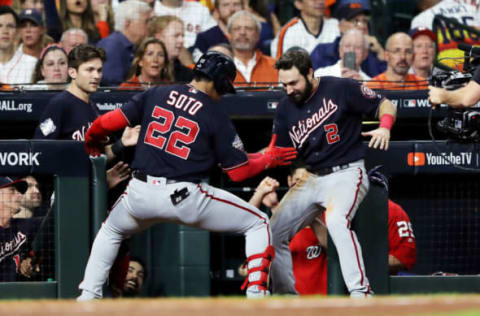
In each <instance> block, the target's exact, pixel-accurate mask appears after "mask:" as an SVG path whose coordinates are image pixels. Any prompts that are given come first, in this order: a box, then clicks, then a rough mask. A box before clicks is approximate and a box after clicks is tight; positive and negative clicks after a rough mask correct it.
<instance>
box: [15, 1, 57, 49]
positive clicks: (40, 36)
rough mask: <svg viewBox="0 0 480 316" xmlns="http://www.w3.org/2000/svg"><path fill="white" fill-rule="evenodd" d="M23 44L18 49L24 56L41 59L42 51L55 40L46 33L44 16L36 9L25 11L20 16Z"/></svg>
mask: <svg viewBox="0 0 480 316" xmlns="http://www.w3.org/2000/svg"><path fill="white" fill-rule="evenodd" d="M18 20H19V25H20V36H21V41H22V42H21V44H20V45H19V47H18V49H19V50H22V52H23V53H24V54H27V55H30V56H33V57H35V58H39V57H40V53H41V52H42V50H43V49H44V48H45V47H46V46H47V45H48V44H50V43H52V42H53V39H52V38H51V37H50V36H48V35H47V34H46V33H45V26H44V23H43V18H42V14H41V13H40V12H38V11H37V10H35V9H25V10H23V11H22V12H21V13H20V15H19V16H18Z"/></svg>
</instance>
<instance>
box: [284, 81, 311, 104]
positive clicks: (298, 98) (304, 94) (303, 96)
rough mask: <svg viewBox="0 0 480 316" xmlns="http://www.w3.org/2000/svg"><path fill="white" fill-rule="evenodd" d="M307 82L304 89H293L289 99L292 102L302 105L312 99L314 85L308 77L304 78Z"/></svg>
mask: <svg viewBox="0 0 480 316" xmlns="http://www.w3.org/2000/svg"><path fill="white" fill-rule="evenodd" d="M302 78H303V80H305V87H304V88H303V89H293V90H292V92H290V93H289V94H288V98H289V99H290V101H291V102H293V103H295V104H298V105H301V104H303V103H305V101H306V100H307V99H308V98H309V97H310V95H311V94H312V91H313V85H312V83H311V82H310V80H308V79H307V77H305V76H302Z"/></svg>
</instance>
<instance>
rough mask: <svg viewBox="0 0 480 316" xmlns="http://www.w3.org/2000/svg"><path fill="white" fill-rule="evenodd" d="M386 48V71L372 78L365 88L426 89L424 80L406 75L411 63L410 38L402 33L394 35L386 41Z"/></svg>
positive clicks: (411, 47)
mask: <svg viewBox="0 0 480 316" xmlns="http://www.w3.org/2000/svg"><path fill="white" fill-rule="evenodd" d="M386 48H387V49H386V51H385V57H386V58H387V70H386V71H385V72H384V73H381V74H379V75H378V76H375V77H373V78H372V80H371V81H370V82H368V83H367V86H368V87H369V88H371V89H382V90H421V89H427V87H428V86H427V82H426V80H425V79H424V78H422V77H418V76H416V75H414V74H409V73H408V71H409V69H410V66H411V65H412V62H413V42H412V38H411V37H410V36H409V35H408V34H406V33H403V32H398V33H394V34H392V35H390V37H389V38H388V39H387V44H386Z"/></svg>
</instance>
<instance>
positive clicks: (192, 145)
mask: <svg viewBox="0 0 480 316" xmlns="http://www.w3.org/2000/svg"><path fill="white" fill-rule="evenodd" d="M121 110H122V112H123V113H124V115H125V117H126V118H127V120H128V122H129V125H130V126H135V125H137V124H141V125H142V126H144V127H145V128H142V130H141V132H140V135H139V138H138V144H137V146H136V151H135V159H134V161H133V163H132V169H135V170H140V171H142V172H144V173H146V174H149V175H153V176H161V177H166V178H167V179H172V180H182V181H190V182H199V181H200V180H202V179H206V178H208V174H209V170H210V168H211V167H213V166H214V165H215V164H217V163H219V164H220V165H221V167H222V168H223V169H230V168H234V167H237V166H239V165H242V164H245V163H247V154H246V153H245V151H244V149H243V143H242V141H241V140H240V138H239V137H238V135H237V132H236V131H235V128H234V127H233V124H232V122H231V121H230V118H229V117H228V116H227V114H226V113H225V112H224V110H223V109H222V108H221V107H220V106H219V104H218V103H217V102H215V101H213V100H212V99H211V98H210V97H208V96H207V95H206V94H205V93H203V92H201V91H199V90H197V89H195V88H193V87H192V86H189V85H173V86H164V87H155V88H152V89H150V90H147V91H145V92H143V93H140V94H138V95H136V96H134V97H133V98H132V100H131V101H130V102H128V103H127V104H125V105H124V106H123V107H122V108H121ZM212 151H213V153H214V154H215V155H214V156H213V155H212V154H211V153H212Z"/></svg>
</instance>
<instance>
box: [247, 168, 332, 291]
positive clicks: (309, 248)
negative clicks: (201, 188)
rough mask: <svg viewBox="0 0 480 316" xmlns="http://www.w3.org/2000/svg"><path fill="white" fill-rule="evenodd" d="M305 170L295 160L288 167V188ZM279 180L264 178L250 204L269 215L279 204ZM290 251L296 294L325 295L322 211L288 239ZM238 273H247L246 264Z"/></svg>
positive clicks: (325, 232) (324, 230)
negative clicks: (308, 224)
mask: <svg viewBox="0 0 480 316" xmlns="http://www.w3.org/2000/svg"><path fill="white" fill-rule="evenodd" d="M305 172H308V171H307V170H306V169H305V167H304V166H302V165H301V164H299V163H295V164H294V165H292V166H291V167H290V172H289V175H288V177H287V184H288V187H289V188H291V187H293V186H294V185H295V184H296V183H297V181H299V180H300V179H301V178H302V175H303V174H304V173H305ZM279 186H280V183H279V182H278V181H277V180H275V179H273V178H270V177H265V178H264V179H263V180H262V181H261V182H260V184H259V185H258V186H257V188H256V189H255V193H254V194H253V195H252V197H251V198H250V201H249V203H250V204H252V205H254V206H256V207H260V205H261V204H263V205H265V206H266V207H268V208H270V210H271V211H272V214H274V213H275V210H276V209H275V207H276V206H277V205H278V203H279V202H278V195H277V192H276V191H277V189H278V187H279ZM289 248H290V252H291V253H292V263H293V275H294V277H295V289H296V290H297V292H298V294H299V295H314V294H323V295H326V294H327V229H326V227H325V218H324V214H322V215H320V216H318V217H317V218H316V219H315V221H314V222H313V223H312V224H311V225H310V226H306V227H304V228H303V229H302V230H300V231H299V232H298V233H297V234H296V235H295V236H294V237H293V238H292V240H291V241H290V244H289ZM239 273H240V274H241V275H246V273H247V269H246V267H245V264H244V265H242V266H241V267H240V268H239Z"/></svg>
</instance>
